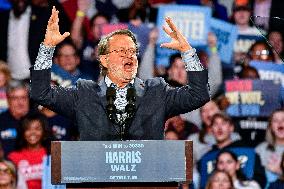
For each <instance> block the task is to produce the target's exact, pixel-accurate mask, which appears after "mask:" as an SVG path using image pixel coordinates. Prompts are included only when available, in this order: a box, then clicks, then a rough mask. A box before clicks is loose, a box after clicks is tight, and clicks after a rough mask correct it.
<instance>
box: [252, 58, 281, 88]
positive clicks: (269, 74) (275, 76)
mask: <svg viewBox="0 0 284 189" xmlns="http://www.w3.org/2000/svg"><path fill="white" fill-rule="evenodd" d="M249 64H250V65H251V66H253V67H255V68H256V69H257V71H258V74H259V76H260V79H262V80H273V81H276V82H277V83H280V84H281V85H282V87H284V65H283V64H276V63H273V62H262V61H251V62H250V63H249Z"/></svg>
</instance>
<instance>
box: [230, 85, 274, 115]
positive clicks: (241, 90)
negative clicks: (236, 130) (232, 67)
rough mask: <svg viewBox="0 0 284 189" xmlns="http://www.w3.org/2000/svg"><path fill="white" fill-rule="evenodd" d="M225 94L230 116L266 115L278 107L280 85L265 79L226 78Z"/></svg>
mask: <svg viewBox="0 0 284 189" xmlns="http://www.w3.org/2000/svg"><path fill="white" fill-rule="evenodd" d="M225 95H226V97H227V98H228V100H229V102H230V106H229V107H228V108H227V110H226V111H227V114H229V115H230V116H232V117H246V116H253V117H262V116H263V117H267V116H269V115H270V114H271V112H272V111H273V110H275V109H277V108H280V85H279V84H275V83H274V82H273V81H265V80H227V81H225Z"/></svg>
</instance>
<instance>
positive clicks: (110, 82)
mask: <svg viewBox="0 0 284 189" xmlns="http://www.w3.org/2000/svg"><path fill="white" fill-rule="evenodd" d="M105 82H106V85H107V87H110V86H111V85H112V84H113V85H114V86H116V84H115V83H114V82H112V80H111V79H110V78H109V77H108V76H105ZM129 83H130V84H132V85H133V84H134V79H132V80H131V81H130V82H129ZM128 87H129V84H128V85H126V86H125V87H124V88H128Z"/></svg>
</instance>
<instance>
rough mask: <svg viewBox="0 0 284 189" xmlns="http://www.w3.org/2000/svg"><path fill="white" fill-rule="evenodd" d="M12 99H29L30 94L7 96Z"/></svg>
mask: <svg viewBox="0 0 284 189" xmlns="http://www.w3.org/2000/svg"><path fill="white" fill-rule="evenodd" d="M7 97H8V98H9V99H11V100H28V99H29V97H28V96H9V95H8V96H7Z"/></svg>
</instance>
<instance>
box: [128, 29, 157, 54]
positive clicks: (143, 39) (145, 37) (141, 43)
mask: <svg viewBox="0 0 284 189" xmlns="http://www.w3.org/2000/svg"><path fill="white" fill-rule="evenodd" d="M128 29H129V30H130V31H132V32H133V33H134V34H135V36H136V39H137V43H138V47H139V56H140V57H142V56H143V54H144V52H145V50H146V47H147V45H148V43H149V33H150V31H151V28H150V27H149V26H148V25H146V24H141V25H139V26H135V25H133V24H128Z"/></svg>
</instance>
